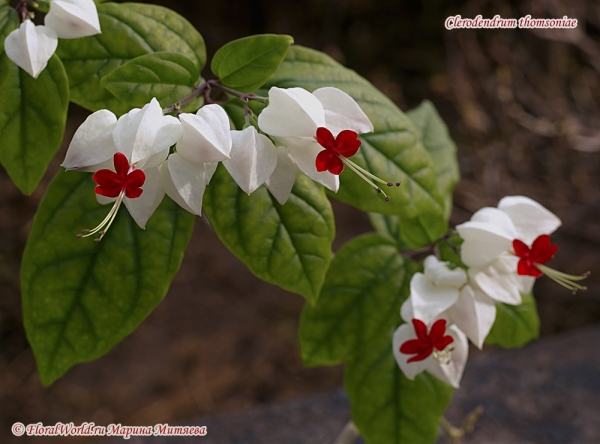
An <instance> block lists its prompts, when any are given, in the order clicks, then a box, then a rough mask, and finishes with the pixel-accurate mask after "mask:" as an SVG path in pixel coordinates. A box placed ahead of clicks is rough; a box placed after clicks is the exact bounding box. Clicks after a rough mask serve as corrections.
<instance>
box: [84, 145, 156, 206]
mask: <svg viewBox="0 0 600 444" xmlns="http://www.w3.org/2000/svg"><path fill="white" fill-rule="evenodd" d="M114 165H115V171H116V173H115V171H111V170H108V169H104V170H98V171H97V172H96V173H95V174H94V177H93V179H94V182H96V184H97V185H98V186H97V187H96V188H95V189H94V192H95V193H96V194H100V195H101V196H106V197H118V196H119V194H121V193H122V192H125V197H128V198H129V199H134V198H136V197H140V196H141V195H142V193H143V191H144V190H142V189H141V188H140V187H141V186H142V185H144V182H145V181H146V175H145V174H144V172H143V171H142V170H136V169H135V167H134V166H130V165H129V161H128V160H127V157H126V156H125V154H123V153H115V157H114Z"/></svg>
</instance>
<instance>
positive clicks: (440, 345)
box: [400, 319, 454, 363]
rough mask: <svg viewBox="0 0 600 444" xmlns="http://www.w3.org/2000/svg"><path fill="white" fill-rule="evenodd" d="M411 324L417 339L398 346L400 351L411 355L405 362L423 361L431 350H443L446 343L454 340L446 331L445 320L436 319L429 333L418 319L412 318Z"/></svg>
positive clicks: (448, 343) (446, 345)
mask: <svg viewBox="0 0 600 444" xmlns="http://www.w3.org/2000/svg"><path fill="white" fill-rule="evenodd" d="M412 324H413V326H414V327H415V333H416V334H417V339H411V340H409V341H406V342H405V343H404V344H402V345H401V346H400V353H404V354H406V355H413V354H416V356H413V357H412V358H410V359H409V360H408V361H406V362H407V363H410V362H416V361H423V360H424V359H426V358H427V357H429V355H431V354H432V353H433V350H434V349H436V350H439V351H443V350H445V348H446V347H448V345H450V344H451V343H452V342H454V339H453V338H452V336H450V335H445V333H446V320H445V319H438V320H437V321H435V322H434V323H433V325H432V326H431V330H430V331H429V334H427V326H426V325H425V323H424V322H423V321H420V320H419V319H413V320H412Z"/></svg>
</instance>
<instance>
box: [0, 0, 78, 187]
mask: <svg viewBox="0 0 600 444" xmlns="http://www.w3.org/2000/svg"><path fill="white" fill-rule="evenodd" d="M18 26H19V18H18V15H17V13H16V11H15V10H14V9H12V8H2V9H0V42H1V43H0V46H1V49H0V97H2V107H0V163H2V166H4V168H5V169H6V171H7V173H8V175H9V176H10V177H11V179H12V180H13V182H14V183H15V184H16V185H17V187H19V189H20V190H21V191H22V192H23V193H26V194H30V193H32V192H33V191H34V190H35V189H36V187H37V185H38V183H39V181H40V180H41V178H42V176H43V175H44V173H45V172H46V169H47V168H48V164H49V163H50V161H51V160H52V158H53V157H54V155H55V154H56V152H57V151H58V149H59V148H60V143H61V141H62V138H63V134H64V132H65V125H66V121H67V109H68V106H69V85H68V81H67V76H66V74H65V70H64V68H63V66H62V63H61V62H60V60H59V59H58V57H56V56H53V57H52V58H51V59H50V61H49V62H48V66H47V68H46V69H44V71H42V72H41V74H40V75H39V77H38V78H37V79H34V78H33V77H31V76H30V75H29V74H28V73H27V72H25V71H24V70H22V69H20V68H19V67H18V66H17V65H15V64H14V63H13V62H12V61H11V60H10V59H9V58H8V57H7V56H6V54H5V53H4V38H5V37H6V36H7V35H8V34H9V33H10V32H11V31H12V30H13V29H16V28H17V27H18Z"/></svg>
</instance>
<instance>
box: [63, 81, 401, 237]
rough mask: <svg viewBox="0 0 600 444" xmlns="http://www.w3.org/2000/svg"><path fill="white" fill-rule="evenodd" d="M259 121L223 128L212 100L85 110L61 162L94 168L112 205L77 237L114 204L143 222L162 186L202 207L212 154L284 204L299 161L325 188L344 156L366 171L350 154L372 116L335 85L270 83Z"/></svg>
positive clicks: (100, 229)
mask: <svg viewBox="0 0 600 444" xmlns="http://www.w3.org/2000/svg"><path fill="white" fill-rule="evenodd" d="M258 127H259V129H260V130H261V132H262V133H261V132H259V131H258V130H257V128H255V127H254V126H251V125H247V126H246V127H245V128H244V129H243V130H231V129H230V122H229V118H228V116H227V114H226V113H225V111H224V110H223V108H222V107H221V106H219V105H217V104H209V105H206V106H204V107H202V108H201V109H200V110H199V111H198V112H197V113H196V114H188V113H181V114H179V115H178V118H176V117H172V116H168V115H164V112H163V110H162V109H161V107H160V105H159V103H158V101H157V100H156V99H153V100H152V101H151V102H150V103H149V104H147V105H146V106H144V107H143V108H142V109H133V110H131V111H129V112H128V113H127V114H125V115H123V116H121V117H120V118H119V119H117V118H116V116H115V115H114V114H113V113H112V112H110V111H108V110H100V111H97V112H95V113H93V114H92V115H90V116H89V117H88V118H87V120H86V121H85V122H84V123H83V124H82V125H81V126H80V127H79V128H78V130H77V132H76V133H75V136H74V137H73V140H72V142H71V144H70V146H69V149H68V152H67V155H66V158H65V161H64V162H63V164H62V166H63V167H65V168H66V169H68V170H79V171H89V172H95V174H94V176H93V179H94V181H95V182H96V184H97V187H96V189H95V193H96V195H97V198H98V201H99V202H100V203H108V202H114V206H113V208H112V210H111V211H110V212H109V214H108V216H107V217H106V219H105V220H103V221H102V222H101V223H100V224H99V225H98V226H97V227H96V228H94V229H90V230H84V232H83V233H82V234H80V235H79V236H82V237H85V236H92V235H95V234H96V233H98V235H99V237H97V238H96V239H95V240H100V239H101V238H102V236H103V235H104V234H105V233H106V230H107V229H108V227H109V226H110V224H111V223H112V221H113V220H114V218H115V216H116V214H117V211H118V209H119V206H120V205H121V203H125V206H126V207H127V208H128V210H129V212H130V213H131V215H132V217H133V218H134V219H135V221H136V222H137V223H138V225H139V226H140V227H142V228H144V227H145V224H146V222H147V221H148V219H149V218H150V216H151V215H152V213H153V212H154V210H155V209H156V208H157V207H158V205H159V204H160V202H161V200H162V198H163V197H164V195H165V194H167V195H168V196H169V197H171V198H172V199H173V200H174V201H175V202H177V203H178V204H179V205H180V206H181V207H182V208H184V209H186V210H187V211H189V212H191V213H193V214H197V215H201V213H202V199H203V196H204V192H205V189H206V186H207V185H208V184H209V181H210V179H211V178H212V176H213V174H214V172H215V171H216V168H217V165H218V162H222V163H223V166H224V167H225V168H226V169H227V171H228V172H229V174H230V175H231V177H232V178H233V179H234V180H235V182H236V183H237V184H238V185H239V187H240V188H241V189H242V190H243V191H244V192H246V193H247V194H251V193H252V192H254V191H255V190H256V189H258V187H260V186H261V185H262V184H265V186H266V187H267V188H268V190H269V191H270V192H271V194H272V195H273V196H274V197H275V199H276V200H277V201H278V202H279V203H280V204H282V205H283V204H285V203H286V201H287V200H288V197H289V195H290V193H291V190H292V187H293V185H294V181H295V178H296V171H297V170H300V171H301V172H303V173H304V174H306V175H307V176H309V177H310V178H312V179H313V180H315V181H317V182H318V183H320V184H323V185H324V186H326V187H328V188H329V189H331V190H332V191H337V190H338V188H339V178H338V175H339V174H340V173H341V172H342V170H343V169H344V165H347V166H348V167H349V168H350V169H352V170H353V171H355V172H357V173H358V174H359V175H361V176H362V177H366V175H370V173H368V172H366V171H364V170H362V169H361V168H360V167H358V166H357V165H356V164H354V163H353V162H351V161H350V160H349V159H348V157H350V156H352V155H354V154H355V153H356V152H357V150H358V148H359V146H360V144H361V142H360V141H359V140H358V138H357V137H358V134H362V133H365V132H369V131H373V125H372V124H371V122H370V121H369V118H368V117H367V116H366V114H365V113H364V112H363V111H362V110H361V109H360V107H359V106H358V104H357V103H356V102H355V101H354V100H353V99H352V98H351V97H350V96H349V95H347V94H346V93H344V92H343V91H341V90H339V89H336V88H329V87H327V88H320V89H318V90H316V91H314V92H313V93H310V92H308V91H306V90H304V89H302V88H289V89H281V88H271V89H270V91H269V105H268V106H267V107H266V108H265V109H264V110H263V112H262V113H261V114H260V116H259V118H258ZM173 145H175V148H174V151H173V152H172V153H170V148H171V146H173ZM367 180H368V181H369V183H370V184H372V185H373V183H372V181H371V180H369V179H368V178H367ZM378 180H379V179H378ZM382 182H383V181H382ZM388 185H390V186H391V183H390V184H388ZM373 186H375V185H373ZM375 187H376V186H375ZM376 188H378V187H376ZM378 189H379V188H378ZM379 191H381V190H380V189H379Z"/></svg>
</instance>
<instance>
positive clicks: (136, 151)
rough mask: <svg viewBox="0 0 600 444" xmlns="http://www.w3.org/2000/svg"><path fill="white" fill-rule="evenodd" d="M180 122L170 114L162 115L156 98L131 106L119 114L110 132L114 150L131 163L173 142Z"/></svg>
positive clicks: (177, 135) (179, 129) (177, 134)
mask: <svg viewBox="0 0 600 444" xmlns="http://www.w3.org/2000/svg"><path fill="white" fill-rule="evenodd" d="M181 131H182V130H181V123H180V122H179V120H178V119H176V118H175V117H172V116H163V112H162V108H161V107H160V104H159V103H158V100H156V99H152V101H151V102H150V103H148V104H146V105H145V106H144V107H143V108H142V109H138V108H135V109H132V110H131V111H129V112H128V113H127V114H124V115H123V116H121V117H119V120H118V121H117V125H116V126H115V129H114V132H113V138H114V141H115V145H116V147H117V150H118V151H120V152H122V153H123V154H125V155H126V156H127V158H128V159H130V160H129V161H130V163H131V164H136V163H138V162H141V161H144V160H146V159H148V158H149V157H150V156H152V155H154V154H156V153H159V152H161V151H164V150H165V149H168V148H169V147H171V145H174V144H175V143H176V142H177V141H178V140H179V139H180V137H181Z"/></svg>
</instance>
